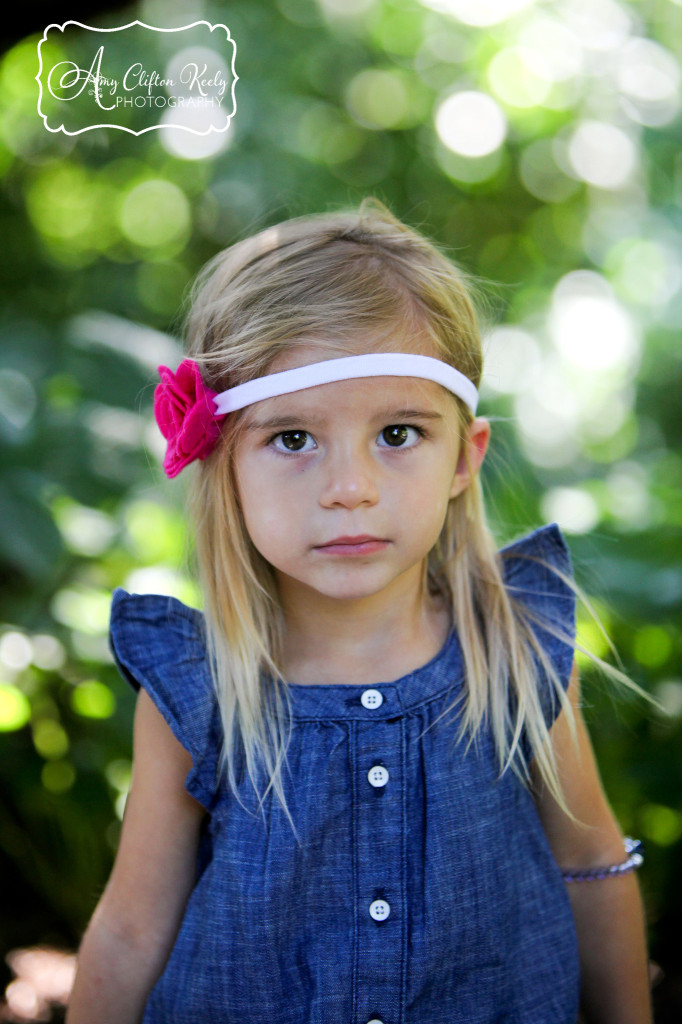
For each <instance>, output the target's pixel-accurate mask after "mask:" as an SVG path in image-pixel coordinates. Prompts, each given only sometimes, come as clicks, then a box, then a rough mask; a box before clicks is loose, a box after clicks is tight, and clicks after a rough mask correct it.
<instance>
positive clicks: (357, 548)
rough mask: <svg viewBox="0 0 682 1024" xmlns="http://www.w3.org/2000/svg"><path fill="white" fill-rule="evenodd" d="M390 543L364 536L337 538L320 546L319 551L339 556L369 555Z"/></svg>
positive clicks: (378, 538)
mask: <svg viewBox="0 0 682 1024" xmlns="http://www.w3.org/2000/svg"><path fill="white" fill-rule="evenodd" d="M388 543H389V541H387V540H382V539H381V538H380V537H370V536H369V535H368V534H362V535H361V536H358V537H336V538H335V539H334V540H331V541H329V542H328V543H327V544H320V545H318V547H317V550H318V551H325V552H328V553H329V554H339V555H368V554H371V553H372V552H373V551H381V549H382V548H385V547H386V545H387V544H388Z"/></svg>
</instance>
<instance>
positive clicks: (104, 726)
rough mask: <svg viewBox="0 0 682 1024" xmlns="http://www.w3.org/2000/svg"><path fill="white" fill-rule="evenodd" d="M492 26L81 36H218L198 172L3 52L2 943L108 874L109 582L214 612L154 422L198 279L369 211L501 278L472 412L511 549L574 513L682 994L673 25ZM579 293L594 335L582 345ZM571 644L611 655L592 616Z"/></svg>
mask: <svg viewBox="0 0 682 1024" xmlns="http://www.w3.org/2000/svg"><path fill="white" fill-rule="evenodd" d="M503 6H504V5H501V4H500V3H497V4H495V3H487V4H478V5H475V4H470V3H467V2H465V0H457V2H454V0H453V2H452V3H450V4H448V3H445V2H441V3H438V2H435V0H434V2H432V3H426V2H424V3H419V2H417V0H394V2H389V0H367V2H359V0H356V2H354V3H350V2H349V3H347V4H339V3H331V2H330V0H326V2H325V3H316V2H314V0H278V2H264V0H248V2H245V0H242V2H235V3H230V4H229V5H224V4H215V3H214V4H211V3H207V4H204V5H202V6H201V8H200V10H199V9H197V8H194V7H193V8H192V9H191V11H190V10H188V7H187V5H184V7H183V6H181V5H177V4H172V3H171V4H165V5H161V4H159V3H146V4H144V3H141V4H139V5H133V6H130V7H128V8H125V9H122V10H117V11H115V12H112V13H111V14H109V15H107V16H102V17H100V18H98V19H93V20H92V22H91V23H92V24H98V25H100V26H103V27H106V26H115V25H122V24H124V23H125V22H127V21H131V20H133V19H134V18H139V19H140V20H142V21H145V22H147V23H148V24H152V25H162V26H166V27H171V26H173V25H181V24H186V23H188V22H189V20H190V18H194V17H203V18H206V19H207V20H209V21H211V22H213V23H215V22H218V21H225V22H227V24H228V25H229V28H230V31H231V34H232V36H233V38H234V39H235V40H236V41H237V59H236V64H235V68H236V71H237V74H238V75H239V79H240V80H239V81H238V83H237V86H236V99H237V113H236V117H235V118H234V120H233V123H232V125H231V127H230V129H229V132H228V137H227V139H226V145H225V146H224V148H223V149H222V150H220V151H218V152H215V153H214V154H213V155H209V156H205V157H203V158H199V157H198V156H197V154H196V153H192V152H188V151H187V149H185V151H184V153H183V155H179V154H178V152H177V151H174V150H173V147H172V146H171V145H170V144H167V143H166V141H164V137H163V135H162V133H161V132H148V133H146V134H144V135H140V136H132V135H129V134H127V133H125V132H122V131H115V130H106V129H98V130H94V131H89V132H85V133H83V134H81V135H78V136H75V137H66V136H64V135H62V134H59V133H57V134H52V133H49V132H48V131H46V130H45V128H44V126H43V123H42V121H41V119H40V118H39V117H38V116H37V113H36V100H37V88H36V83H35V81H34V76H35V74H36V71H37V66H38V65H37V56H36V45H37V42H38V40H39V38H40V37H39V36H35V37H34V36H31V37H28V38H26V39H23V40H22V41H20V42H18V43H17V44H16V45H15V46H14V47H12V49H10V50H9V51H7V52H6V53H5V54H4V56H3V57H2V61H1V64H0V185H1V189H0V231H1V235H2V245H1V246H0V288H1V289H2V310H1V312H0V360H1V362H0V441H1V442H2V462H1V470H0V521H1V524H2V526H1V528H0V580H1V582H2V590H1V596H0V729H2V730H3V731H2V733H1V734H0V783H1V787H2V788H1V795H0V879H1V881H0V887H1V892H2V905H3V908H4V912H3V915H2V919H1V920H0V945H1V946H2V949H3V950H8V949H10V948H12V947H14V946H17V945H20V944H32V943H36V942H52V943H55V944H57V945H61V946H64V947H70V948H76V946H77V944H78V941H79V939H80V935H81V933H82V930H83V929H84V927H85V925H86V923H87V920H88V918H89V916H90V914H91V912H92V910H93V908H94V905H95V903H96V901H97V899H98V897H99V895H100V893H101V891H102V888H103V886H104V884H105V882H106V879H107V877H108V873H109V870H110V868H111V863H112V859H113V856H114V852H115V849H116V845H117V841H118V836H119V831H120V821H121V816H122V812H123V805H124V800H125V794H126V792H127V787H128V784H129V777H130V756H131V725H132V713H133V706H134V696H133V694H132V691H129V689H128V688H127V686H126V684H125V683H124V682H123V681H122V680H121V679H120V678H119V677H118V675H117V673H116V670H115V669H114V667H113V665H112V662H111V657H110V655H109V652H108V649H107V639H106V633H107V623H108V611H109V601H110V594H111V590H112V589H113V588H114V587H115V586H118V585H121V586H124V587H125V588H126V589H128V590H131V591H135V590H138V591H144V590H151V591H161V592H168V593H173V594H175V595H176V596H178V597H180V598H181V599H182V600H185V601H187V602H188V603H194V604H198V603H199V595H198V592H197V589H196V586H195V585H194V583H193V581H192V580H191V579H190V578H189V577H188V575H187V572H186V568H185V562H184V556H185V543H186V542H185V527H184V523H183V511H182V509H183V487H184V485H183V483H182V482H181V480H178V481H174V482H172V483H170V482H168V481H167V480H166V478H165V477H164V475H163V473H162V471H161V468H160V459H161V457H162V453H163V449H162V444H161V438H160V437H159V436H158V432H157V431H156V427H155V425H154V424H153V420H152V415H151V397H152V390H153V385H154V383H155V381H156V373H155V368H156V365H157V364H158V363H160V362H164V363H167V364H168V365H171V366H173V365H176V363H177V361H178V360H179V359H180V358H181V348H180V346H179V343H178V339H177V326H178V323H179V314H180V311H181V308H182V303H183V299H184V295H185V289H186V287H187V285H188V284H189V282H190V281H191V279H192V277H193V275H194V274H195V273H196V271H197V270H198V269H199V267H200V266H201V265H202V264H203V263H204V262H205V261H206V260H207V259H208V258H209V257H210V256H212V255H213V254H214V253H215V252H216V251H217V250H218V249H219V248H222V247H224V246H226V245H229V244H230V243H232V242H234V241H236V240H237V239H238V238H240V237H243V236H245V235H247V234H250V233H251V232H253V231H255V230H257V229H259V228H261V227H263V226H265V225H268V224H271V223H275V222H277V221H278V220H281V219H283V218H285V217H288V216H294V215H297V214H300V213H304V212H307V211H318V210H323V209H334V208H337V207H338V206H343V205H348V204H351V203H357V202H359V201H360V199H361V198H362V197H363V196H364V195H366V194H370V193H371V194H374V195H377V196H378V197H379V198H381V199H382V200H383V201H384V202H385V203H386V204H387V205H388V206H389V207H390V208H391V209H392V210H393V211H394V212H395V213H396V214H397V215H398V216H399V217H401V218H402V219H404V220H406V221H407V222H409V223H411V224H413V225H414V226H416V227H417V228H419V229H420V230H421V231H423V232H424V233H425V234H427V235H428V236H430V237H431V238H433V239H434V240H436V241H437V242H438V243H440V244H441V245H443V246H445V247H446V248H447V250H448V252H449V253H450V255H451V256H452V257H453V258H454V259H456V260H458V261H459V262H460V263H461V264H462V265H463V266H465V267H466V268H467V269H469V270H470V271H473V272H474V273H475V274H477V275H480V276H481V277H482V278H483V279H485V280H486V281H488V282H490V283H489V285H488V289H487V290H488V295H489V296H490V299H491V302H490V306H489V312H488V320H489V322H488V323H487V324H486V332H487V333H486V336H487V338H488V339H489V341H488V342H487V344H488V348H489V354H490V366H491V368H492V369H491V372H490V374H489V375H488V382H487V384H486V389H485V390H484V393H483V399H482V403H481V409H480V412H481V413H482V414H484V415H489V416H490V417H491V419H492V420H493V443H492V451H491V455H490V457H489V459H488V462H487V464H486V466H485V468H484V473H483V477H484V482H485V488H486V492H487V495H488V500H489V508H490V512H491V518H492V521H493V523H494V526H495V528H496V531H497V534H498V536H499V541H500V544H503V543H505V542H507V541H508V540H511V539H513V538H514V537H515V536H519V535H520V534H521V533H522V532H525V531H526V530H528V529H531V528H533V527H534V526H536V525H539V524H540V523H541V522H545V521H551V520H557V521H558V522H559V523H560V525H561V526H562V528H563V529H564V530H565V532H566V535H567V537H568V539H569V542H570V545H571V549H572V552H573V558H574V565H575V571H576V576H577V578H578V580H579V582H580V583H582V585H583V586H584V587H586V588H587V591H588V592H589V593H590V594H591V595H592V597H593V599H594V602H595V606H596V608H597V610H598V611H599V614H600V616H601V617H602V619H603V621H604V622H605V624H606V627H607V630H608V632H609V634H610V636H611V637H612V638H613V640H614V642H615V645H616V649H617V651H618V652H619V654H620V657H621V658H622V662H623V667H624V669H625V671H626V672H628V674H630V675H631V677H632V678H633V679H634V680H635V681H637V682H638V683H639V684H640V685H642V686H643V687H644V688H646V689H647V690H648V691H649V692H651V693H652V694H654V695H655V696H656V697H657V698H658V699H659V701H661V703H662V704H663V706H664V707H665V708H666V713H665V714H657V713H655V712H652V711H650V710H647V708H646V706H645V705H644V704H643V703H642V702H636V701H634V700H632V699H631V698H630V697H628V696H627V695H626V696H623V697H618V699H616V698H615V697H614V695H613V690H612V688H611V687H610V686H607V685H606V684H605V683H604V681H603V679H602V678H601V677H599V676H597V675H595V674H594V672H593V671H592V670H591V669H590V668H589V665H588V664H587V663H586V662H585V661H584V660H583V674H584V693H585V700H586V709H585V714H586V718H587V721H588V725H589V727H590V732H591V734H592V738H593V742H594V745H595V748H596V751H597V754H598V759H599V763H600V767H601V771H602V776H603V780H604V784H605V787H606V790H607V792H608V795H609V797H610V800H611V802H612V805H613V807H614V809H615V811H616V814H617V816H618V818H619V821H620V824H621V826H622V828H623V829H624V830H625V832H626V833H628V834H630V835H635V836H638V837H640V838H642V839H643V840H644V841H645V844H646V854H647V857H646V863H645V867H644V868H643V869H642V871H641V872H640V880H641V883H642V888H643V892H644V897H645V901H646V906H647V914H648V919H649V922H650V924H649V927H650V942H651V949H652V956H653V957H654V958H655V959H656V960H657V961H658V962H659V963H660V964H661V965H662V966H663V967H664V970H665V971H666V977H667V978H668V979H670V980H672V979H673V977H674V976H675V975H676V973H677V972H678V971H679V964H678V962H677V960H676V947H675V935H676V934H677V933H679V930H680V925H682V900H681V896H680V887H679V885H677V884H676V879H677V878H678V877H679V872H680V869H681V867H682V864H681V857H680V839H681V837H682V807H681V803H680V784H679V783H680V778H681V768H682V744H681V743H680V739H681V737H682V731H681V728H680V723H681V721H682V676H681V664H680V662H681V654H682V645H681V643H680V620H679V607H680V598H681V596H682V577H681V574H680V524H681V522H682V502H681V501H680V482H681V481H682V459H681V456H680V448H679V438H680V432H681V429H682V420H681V418H680V399H679V386H680V362H681V353H682V350H681V347H680V338H679V328H680V325H681V324H682V289H681V286H680V285H681V282H682V256H681V252H682V248H681V246H680V234H681V231H682V212H681V210H680V200H681V198H682V157H680V116H679V75H680V70H679V69H680V56H681V53H682V6H681V5H680V3H679V2H673V0H658V2H654V0H641V2H626V0H618V2H617V0H610V2H609V3H606V2H603V3H594V4H591V5H590V4H585V3H581V2H579V0H575V2H574V0H571V2H569V0H556V2H551V0H548V2H545V3H535V4H533V3H525V4H524V3H523V2H522V0H519V2H517V3H516V4H514V3H511V2H510V3H507V4H506V9H507V10H508V12H509V16H508V17H497V19H495V16H494V11H495V10H496V9H497V10H498V12H499V11H500V10H501V9H502V7H503ZM489 10H491V11H493V15H491V17H492V19H493V20H492V21H490V20H489V21H488V23H483V22H485V13H486V11H489ZM476 11H478V13H476ZM481 19H483V22H482V21H481ZM472 22H473V23H472ZM477 22H478V23H477ZM637 40H639V43H637V42H636V41H637ZM676 76H677V77H676ZM467 91H474V92H477V93H483V94H485V95H487V96H489V97H491V98H492V99H493V100H494V102H495V103H496V104H497V107H498V110H499V111H501V112H502V114H503V118H504V120H505V122H506V135H505V138H504V140H503V141H502V143H501V145H500V146H498V147H497V148H496V149H495V150H494V151H493V152H492V153H489V154H488V155H483V156H478V157H476V156H474V157H471V156H462V155H461V154H459V155H458V154H457V153H455V152H453V150H452V148H451V146H450V145H449V144H448V142H447V132H446V131H445V130H444V129H443V127H442V124H441V122H440V121H439V119H438V118H439V112H441V113H442V109H443V104H444V103H445V101H446V99H447V98H448V97H449V96H451V95H452V94H455V93H464V92H467ZM586 125H587V128H586V127H585V126H586ZM595 126H596V127H595ZM186 139H187V136H185V140H186ZM186 145H187V143H186V141H185V146H186ZM591 147H592V148H591ZM595 147H596V148H595ZM614 154H615V156H614ZM619 154H620V155H619ZM628 160H630V161H631V162H632V168H631V170H630V172H629V173H625V174H623V175H622V177H620V178H619V175H620V173H621V171H622V169H623V168H622V167H619V161H620V162H621V163H623V162H624V163H626V164H627V162H628ZM605 167H606V169H607V171H608V168H609V167H610V168H611V178H610V179H609V178H608V173H607V174H606V177H604V174H605V173H606V172H605V171H604V168H605ZM576 271H583V272H585V273H586V275H587V276H582V277H580V276H578V277H576V276H571V277H569V276H568V275H575V272H576ZM571 288H573V289H574V291H575V289H576V288H577V289H578V292H577V293H576V294H579V297H580V295H583V297H584V295H588V299H589V295H592V296H593V297H596V299H595V301H596V302H597V305H595V306H594V307H591V308H593V311H594V313H595V316H596V315H602V314H603V315H604V317H605V319H604V321H603V333H601V334H600V333H597V334H593V335H590V343H589V344H588V345H587V346H586V345H585V338H584V337H581V336H580V328H581V326H582V327H584V326H585V324H586V323H589V316H588V318H587V320H586V319H585V316H584V308H585V307H583V314H581V315H583V319H582V320H580V319H579V318H578V320H576V321H575V323H573V322H572V321H571V320H570V316H571V315H572V311H573V312H575V309H576V308H577V307H576V306H575V305H574V306H572V307H571V306H570V303H569V305H566V302H565V301H564V300H565V297H566V295H568V297H569V299H570V297H571V295H572V294H574V293H573V292H571ZM581 288H582V289H583V291H582V292H581V291H580V289H581ZM562 296H563V299H562ZM574 298H575V295H574ZM562 301H564V305H563V306H562V305H561V303H562ZM604 311H605V312H604ZM561 317H563V318H564V319H563V321H562V320H561ZM567 318H568V319H567ZM572 323H573V326H574V328H576V326H577V331H576V333H575V334H574V335H571V332H570V328H571V324H572ZM502 328H504V330H503V329H502ZM512 329H513V330H512ZM591 329H592V330H593V331H594V328H593V327H592V328H591ZM619 332H620V333H619ZM614 338H615V342H614ZM619 338H620V345H621V347H620V349H619V348H618V344H616V343H617V342H618V339H619ZM567 339H568V340H567ZM633 339H634V340H633ZM574 344H575V348H573V345H574ZM614 344H615V345H616V347H615V349H614V348H613V346H614ZM628 345H629V348H628ZM609 353H610V355H609ZM493 384H494V386H493ZM581 631H582V633H581V635H582V638H583V640H585V641H586V642H587V643H588V644H589V645H590V646H591V647H592V648H593V649H595V650H596V651H597V653H600V654H605V655H606V654H607V648H606V646H605V644H604V643H603V640H602V639H600V637H599V636H598V634H597V633H596V632H595V630H594V627H593V625H591V624H590V619H589V616H588V615H587V613H586V611H585V610H584V609H582V610H581ZM661 1019H663V1018H661ZM671 1019H672V1017H671Z"/></svg>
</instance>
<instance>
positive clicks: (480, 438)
mask: <svg viewBox="0 0 682 1024" xmlns="http://www.w3.org/2000/svg"><path fill="white" fill-rule="evenodd" d="M489 441H490V423H489V422H488V420H486V419H484V418H483V417H482V416H478V417H477V418H476V419H473V420H472V421H471V423H470V424H469V426H468V427H467V430H466V434H465V437H464V440H463V441H462V442H461V444H460V449H459V457H458V459H457V468H456V470H455V475H454V477H453V479H452V485H451V487H450V497H451V498H456V497H457V495H458V494H461V493H462V491H463V490H465V489H466V488H467V487H468V486H469V484H470V483H471V481H472V479H473V478H474V477H475V476H476V474H477V473H478V471H479V469H480V468H481V463H482V462H483V459H484V458H485V453H486V451H487V450H488V442H489ZM467 454H468V457H469V464H470V466H471V471H470V470H469V467H468V466H467V459H466V457H467Z"/></svg>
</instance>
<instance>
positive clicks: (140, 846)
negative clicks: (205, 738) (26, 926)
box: [66, 690, 206, 1024]
mask: <svg viewBox="0 0 682 1024" xmlns="http://www.w3.org/2000/svg"><path fill="white" fill-rule="evenodd" d="M191 767H192V758H191V756H190V754H189V753H188V752H187V751H186V750H185V749H184V747H183V746H182V745H181V744H180V743H179V742H178V741H177V740H176V738H175V737H174V736H173V734H172V732H171V730H170V728H169V726H168V725H167V724H166V722H165V720H164V719H163V717H162V715H161V713H160V712H159V711H158V710H157V708H156V706H155V704H154V703H153V701H152V699H151V697H150V696H149V695H148V694H147V693H146V691H145V690H140V692H139V694H138V699H137V706H136V709H135V725H134V736H133V775H132V782H131V788H130V792H129V794H128V799H127V801H126V807H125V813H124V816H123V827H122V830H121V840H120V843H119V848H118V853H117V855H116V862H115V864H114V868H113V871H112V873H111V877H110V879H109V882H108V884H107V886H106V889H105V891H104V893H103V895H102V897H101V899H100V901H99V903H98V905H97V908H96V910H95V912H94V914H93V916H92V919H91V921H90V924H89V925H88V928H87V931H86V933H85V936H84V938H83V941H82V943H81V947H80V950H79V953H78V961H77V971H76V978H75V982H74V986H73V991H72V993H71V998H70V1001H69V1009H68V1013H67V1018H66V1020H67V1024H139V1021H141V1019H142V1014H143V1011H144V1006H145V1003H146V1001H147V997H148V995H149V992H150V990H151V988H152V987H153V985H154V983H155V981H156V979H157V978H158V977H159V975H160V974H161V972H162V970H163V968H164V966H165V963H166V961H167V959H168V955H169V953H170V950H171V948H172V946H173V943H174V941H175V938H176V936H177V932H178V930H179V927H180V923H181V921H182V917H183V914H184V911H185V907H186V903H187V899H188V897H189V894H190V892H191V890H192V886H193V885H194V880H195V872H196V854H197V849H198V843H199V829H200V825H201V820H202V818H203V816H204V815H205V814H206V810H205V808H203V807H202V806H201V804H200V803H198V801H196V800H194V798H193V797H191V796H190V795H189V793H188V792H187V791H186V789H185V788H184V782H185V778H186V776H187V772H188V771H189V770H190V768H191Z"/></svg>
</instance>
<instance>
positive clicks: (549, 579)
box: [498, 523, 576, 632]
mask: <svg viewBox="0 0 682 1024" xmlns="http://www.w3.org/2000/svg"><path fill="white" fill-rule="evenodd" d="M498 554H499V557H500V563H501V569H502V573H503V578H504V582H505V586H506V589H507V592H508V594H509V595H510V597H512V598H514V599H515V600H516V601H517V602H518V603H520V604H521V605H522V606H523V607H524V609H525V610H527V611H529V612H530V613H531V614H533V615H535V616H536V617H537V616H541V617H542V619H543V620H548V621H552V622H555V623H557V624H564V625H565V626H567V627H568V629H569V632H573V631H574V629H575V605H576V592H575V589H574V582H573V563H572V559H571V553H570V550H569V547H568V544H567V543H566V540H565V538H564V535H563V533H562V531H561V529H560V528H559V526H558V525H557V523H550V524H549V525H547V526H541V527H539V528H538V529H537V530H533V531H532V532H531V533H529V534H526V536H524V537H521V539H520V540H516V541H514V542H513V543H511V544H507V545H506V546H505V547H503V548H501V549H500V551H499V553H498Z"/></svg>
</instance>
